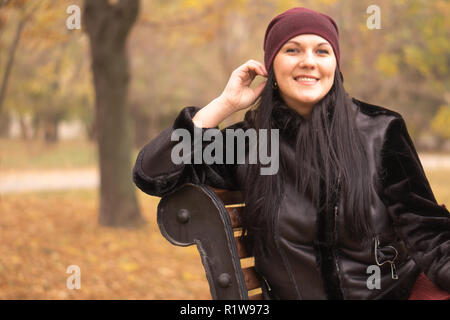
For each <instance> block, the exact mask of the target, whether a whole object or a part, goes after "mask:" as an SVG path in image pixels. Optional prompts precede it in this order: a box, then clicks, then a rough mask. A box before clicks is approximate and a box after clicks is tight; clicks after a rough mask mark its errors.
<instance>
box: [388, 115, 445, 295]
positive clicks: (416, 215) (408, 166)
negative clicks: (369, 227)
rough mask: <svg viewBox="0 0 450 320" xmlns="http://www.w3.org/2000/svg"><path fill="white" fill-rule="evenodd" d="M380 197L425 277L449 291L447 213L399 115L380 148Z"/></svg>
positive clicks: (391, 124) (389, 128) (390, 125)
mask: <svg viewBox="0 0 450 320" xmlns="http://www.w3.org/2000/svg"><path fill="white" fill-rule="evenodd" d="M382 157H383V158H382V167H383V169H384V175H383V179H382V181H383V190H384V192H383V193H384V196H383V198H384V201H385V204H386V205H387V208H388V212H389V214H390V216H391V219H392V221H393V223H394V228H395V229H396V230H397V231H396V232H397V233H398V235H399V236H400V238H402V240H403V241H404V242H405V244H406V246H407V248H408V251H409V252H410V254H411V256H412V258H413V259H414V260H415V262H416V263H417V264H418V266H419V267H420V268H421V269H422V270H423V271H424V272H425V274H426V275H427V277H428V278H429V279H430V280H431V281H432V282H434V283H435V284H436V285H437V286H439V287H441V288H442V289H444V290H447V291H449V292H450V214H449V212H448V210H447V209H445V207H444V206H440V205H438V203H437V202H436V199H435V197H434V195H433V192H432V190H431V187H430V184H429V183H428V180H427V178H426V176H425V173H424V170H423V167H422V165H421V163H420V160H419V157H418V155H417V152H416V150H415V148H414V145H413V143H412V141H411V138H410V136H409V134H408V131H407V129H406V124H405V122H404V120H403V119H402V118H401V117H398V118H396V119H395V120H392V122H391V123H390V124H389V127H388V129H387V133H386V138H385V140H384V145H383V151H382Z"/></svg>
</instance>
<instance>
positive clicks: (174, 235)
mask: <svg viewBox="0 0 450 320" xmlns="http://www.w3.org/2000/svg"><path fill="white" fill-rule="evenodd" d="M244 206H245V204H244V203H243V200H242V195H241V193H240V192H239V191H227V190H220V189H214V188H211V187H208V186H203V185H194V184H185V185H183V186H182V187H181V188H179V189H177V191H175V192H173V193H171V194H169V195H167V196H165V197H163V198H162V199H161V201H160V202H159V205H158V213H157V220H158V226H159V229H160V231H161V233H162V235H163V236H164V237H165V238H166V239H167V240H168V241H169V242H170V243H172V244H174V245H177V246H190V245H193V244H196V245H197V249H198V251H199V253H200V257H201V259H202V263H203V267H204V269H205V273H206V278H207V280H208V282H209V288H210V291H211V296H212V298H213V299H214V300H247V299H251V300H259V299H262V293H261V279H260V278H259V277H258V275H257V273H256V272H255V268H254V259H253V257H251V256H250V255H249V254H248V253H247V252H246V251H245V248H244V246H243V245H242V243H241V240H240V235H241V232H242V229H241V227H240V222H239V215H240V213H241V212H242V210H243V207H244Z"/></svg>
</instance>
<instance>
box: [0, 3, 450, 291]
mask: <svg viewBox="0 0 450 320" xmlns="http://www.w3.org/2000/svg"><path fill="white" fill-rule="evenodd" d="M72 5H75V6H78V7H79V8H80V17H81V22H82V23H81V26H80V29H76V28H75V29H71V28H70V26H71V24H70V23H69V25H68V24H67V22H68V21H69V22H72V23H73V22H74V20H72V18H73V14H74V13H76V11H71V10H69V11H67V10H68V8H69V7H70V6H72ZM373 5H376V6H377V7H378V8H379V9H380V11H379V13H380V15H379V17H380V23H381V25H380V27H381V28H380V29H377V28H375V29H371V28H369V26H370V25H371V24H370V21H372V22H373V20H370V19H371V18H370V17H371V16H372V17H373V15H374V13H375V12H374V11H370V12H368V11H367V9H368V8H369V7H370V6H373ZM294 6H305V7H308V8H311V9H315V10H318V11H321V12H324V13H326V14H328V15H330V16H332V17H333V18H334V19H335V21H336V22H337V24H338V26H339V28H340V47H341V66H342V71H343V74H344V85H345V87H346V89H347V91H348V92H349V93H350V95H351V96H353V97H355V98H358V99H360V100H363V101H366V102H369V103H372V104H377V105H381V106H384V107H387V108H390V109H392V110H395V111H398V112H400V113H401V114H402V115H403V116H404V118H405V120H406V122H407V125H408V130H409V132H410V135H411V136H412V138H413V140H414V143H415V145H416V147H417V149H418V151H419V154H420V157H421V160H422V163H423V165H424V168H425V171H426V173H427V177H428V178H429V181H430V183H431V186H432V189H433V191H434V193H435V195H436V198H437V200H438V202H439V203H443V204H447V206H448V205H449V204H450V183H449V181H450V160H449V159H450V2H449V1H447V0H433V1H429V0H389V1H388V0H384V1H375V0H370V1H367V0H354V1H352V0H341V1H338V0H314V1H312V0H310V1H306V0H305V1H293V0H272V1H269V0H217V1H212V0H203V1H199V0H171V1H166V0H148V1H147V0H140V1H139V0H116V1H107V0H95V1H90V0H86V1H81V0H78V1H76V0H61V1H49V0H0V299H210V297H211V296H210V293H209V289H208V284H207V280H206V277H205V275H204V272H203V268H202V265H201V261H200V258H199V255H198V253H197V251H196V248H195V247H188V248H179V247H174V246H172V245H170V244H169V243H168V242H167V241H166V240H165V239H164V238H163V237H162V236H161V235H160V233H159V230H158V228H157V225H156V207H157V204H158V201H159V199H158V198H156V197H150V196H147V195H145V194H143V193H142V192H140V191H139V190H138V189H137V188H136V187H135V186H134V185H133V184H132V181H131V168H132V165H133V164H134V160H135V158H136V155H137V152H138V150H139V149H140V148H141V147H142V146H143V145H144V144H145V143H147V142H148V141H149V140H150V139H152V138H153V137H155V136H156V135H157V133H158V132H160V131H161V130H163V129H164V128H166V127H168V126H170V125H171V123H172V121H173V120H174V118H175V117H176V115H177V114H178V112H179V111H180V110H181V109H182V108H183V107H185V106H191V105H193V106H199V107H201V106H204V105H206V104H208V103H209V102H210V101H211V100H212V99H214V98H215V97H217V96H218V95H219V94H220V93H221V92H222V90H223V88H224V87H225V84H226V83H227V80H228V78H229V76H230V74H231V72H232V71H233V70H234V69H235V68H237V67H238V66H239V65H241V64H242V63H244V62H245V61H247V60H249V59H255V60H258V61H263V50H262V43H263V37H264V31H265V28H266V26H267V24H268V23H269V21H270V19H271V18H272V17H274V16H275V15H276V14H279V13H281V12H283V11H284V10H286V9H288V8H291V7H294ZM72 8H73V7H72ZM368 19H369V20H370V21H369V24H368ZM75 22H76V21H75ZM68 26H69V27H68ZM260 80H262V79H260ZM256 82H258V81H256ZM242 115H243V114H242V113H240V114H237V115H235V116H234V117H231V118H230V119H227V120H226V121H224V123H223V124H222V125H223V126H226V125H229V124H231V123H233V122H236V121H239V120H240V119H241V118H242ZM100 186H101V187H100ZM70 265H77V266H79V268H80V270H81V288H80V289H74V290H70V289H68V288H67V286H66V281H67V279H68V277H69V276H70V274H68V273H66V271H67V268H68V267H69V266H70Z"/></svg>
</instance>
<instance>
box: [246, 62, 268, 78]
mask: <svg viewBox="0 0 450 320" xmlns="http://www.w3.org/2000/svg"><path fill="white" fill-rule="evenodd" d="M246 70H247V72H248V71H250V70H251V71H253V72H254V73H255V76H256V75H260V76H263V77H266V76H267V73H266V72H265V69H264V67H263V66H261V65H260V64H258V63H255V62H250V63H249V64H248V65H247V66H246ZM250 74H251V73H250ZM251 75H252V74H251Z"/></svg>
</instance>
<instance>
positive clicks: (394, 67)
mask: <svg viewBox="0 0 450 320" xmlns="http://www.w3.org/2000/svg"><path fill="white" fill-rule="evenodd" d="M398 64H399V57H398V56H397V55H395V54H380V55H379V56H378V57H377V60H376V63H375V65H376V68H377V70H378V71H380V72H381V73H382V74H383V75H385V76H388V77H392V76H396V75H397V74H398Z"/></svg>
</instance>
